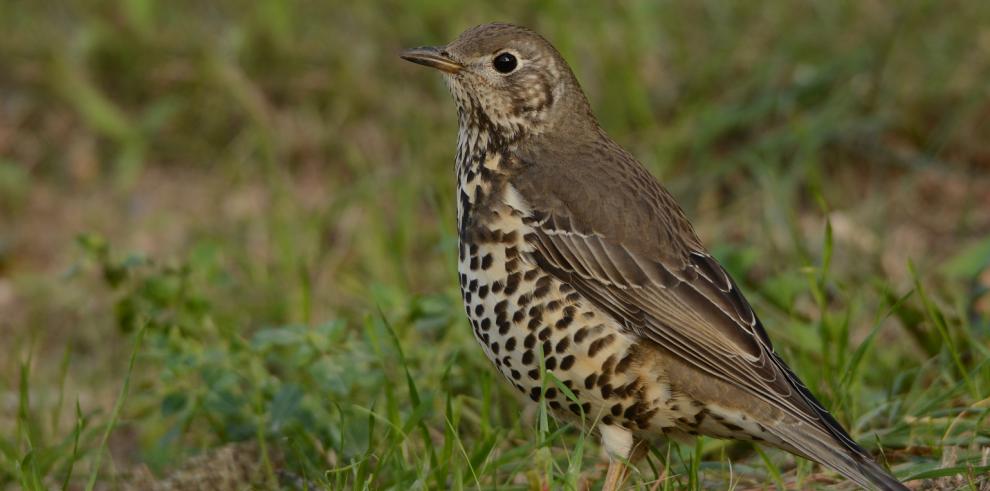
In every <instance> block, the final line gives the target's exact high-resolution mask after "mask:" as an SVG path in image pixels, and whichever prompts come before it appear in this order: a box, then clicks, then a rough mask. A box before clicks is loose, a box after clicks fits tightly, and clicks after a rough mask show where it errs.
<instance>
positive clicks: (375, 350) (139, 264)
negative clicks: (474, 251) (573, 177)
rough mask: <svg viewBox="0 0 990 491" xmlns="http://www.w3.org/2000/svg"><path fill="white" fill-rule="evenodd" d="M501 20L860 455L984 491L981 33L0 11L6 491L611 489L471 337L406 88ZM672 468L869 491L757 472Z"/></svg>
mask: <svg viewBox="0 0 990 491" xmlns="http://www.w3.org/2000/svg"><path fill="white" fill-rule="evenodd" d="M492 20H509V21H512V22H516V23H520V24H525V25H529V26H532V27H534V28H536V29H537V30H539V31H540V32H542V33H543V34H544V35H545V36H547V37H548V38H549V39H551V40H552V41H553V42H554V43H555V44H556V45H557V46H558V47H559V48H560V49H561V51H562V53H563V54H564V56H565V57H566V58H567V59H568V60H569V61H570V62H571V64H572V66H573V67H574V68H575V71H576V73H577V75H578V78H579V79H580V80H581V82H582V83H583V84H584V87H585V89H586V91H587V92H588V94H589V97H590V99H591V101H592V105H593V106H594V108H595V110H596V113H597V114H598V115H599V117H600V119H601V121H602V124H603V125H604V126H605V127H606V128H607V129H608V131H609V132H610V133H611V134H612V135H613V136H614V137H615V138H616V139H617V140H618V141H619V142H620V143H622V144H623V145H624V146H626V147H627V148H629V149H630V150H632V151H633V152H634V153H635V154H636V155H637V156H638V157H639V158H640V159H641V160H642V161H643V162H644V163H646V164H647V165H648V166H650V167H651V170H652V171H653V172H654V173H655V174H656V175H657V176H659V177H660V178H661V179H662V180H663V181H664V182H665V183H666V185H667V186H668V187H669V188H670V189H671V190H672V192H673V193H674V194H675V195H676V196H677V198H678V199H679V200H680V202H681V203H682V204H683V205H684V207H685V208H686V210H687V212H688V214H689V215H690V216H691V217H692V218H693V220H694V221H695V223H696V225H697V226H698V230H699V233H700V235H701V236H702V237H703V239H704V240H705V241H706V242H707V243H708V244H709V245H710V246H712V252H713V253H714V254H716V255H717V256H718V257H719V258H720V259H721V260H722V261H723V262H724V263H725V264H726V266H727V267H728V268H729V269H730V270H731V272H732V273H733V274H734V275H735V277H736V278H737V279H738V280H739V282H740V283H741V284H742V286H743V288H744V290H745V291H746V293H747V296H748V297H749V298H750V300H751V301H752V302H753V303H754V305H755V306H756V308H757V310H758V311H759V312H760V315H761V317H762V318H763V320H764V323H765V324H766V325H767V328H768V330H769V331H770V335H771V338H772V339H774V341H775V345H776V348H777V350H778V351H780V352H781V353H782V354H783V356H784V358H785V359H786V360H787V361H788V362H789V363H790V364H791V366H792V367H793V368H794V369H795V371H796V372H797V373H798V374H799V375H800V376H801V377H802V378H803V379H804V380H805V381H806V382H807V383H808V384H809V385H810V387H811V389H812V390H813V391H814V392H815V393H816V394H818V395H819V396H820V398H821V399H822V400H823V401H824V402H825V403H826V405H827V406H828V407H830V408H832V409H833V410H834V413H835V415H836V417H837V418H838V419H839V420H840V421H842V422H843V423H844V424H846V425H847V427H849V428H850V429H851V432H852V433H853V435H854V436H855V437H856V438H857V439H858V440H859V441H860V442H861V443H862V444H863V445H864V446H866V447H867V448H869V449H871V450H872V451H874V452H876V453H877V455H878V456H879V458H880V460H882V461H884V462H886V463H888V464H889V465H890V467H891V468H892V470H893V472H894V473H895V474H896V475H897V476H898V477H899V478H901V479H914V481H912V482H911V483H910V484H911V485H912V486H914V487H916V488H919V489H922V488H923V489H935V488H937V489H966V490H979V489H990V480H988V478H987V474H988V473H990V418H988V415H990V356H988V355H990V293H988V291H990V272H988V271H990V193H988V191H987V190H988V189H990V97H988V96H990V85H988V84H987V80H990V30H988V26H990V3H988V2H981V1H976V0H974V1H949V2H936V1H929V0H907V1H904V2H878V1H873V0H867V1H852V0H848V1H837V2H824V1H822V2H817V1H805V2H772V3H761V2H733V3H722V2H693V1H671V2H649V1H632V2H615V3H614V4H612V3H611V2H601V3H590V2H589V3H586V4H584V5H581V6H576V5H575V4H572V3H570V2H560V3H558V2H551V1H540V2H509V3H508V4H502V3H492V4H489V5H485V4H481V3H470V4H466V5H460V4H457V3H454V2H448V1H436V0H413V1H406V2H398V1H381V2H342V1H329V2H303V1H296V2H290V1H276V0H260V1H257V2H250V3H248V2H235V1H233V0H218V1H215V2H194V1H189V0H174V1H169V2H165V1H163V0H119V1H109V0H107V1H96V0H69V1H66V2H51V1H50V2H45V1H40V2H38V1H35V2H17V1H13V2H3V3H0V32H3V36H2V40H0V94H2V96H0V336H2V338H0V339H2V341H0V343H2V351H0V353H2V355H3V356H0V489H28V490H35V489H52V488H54V489H128V488H133V489H150V488H152V487H153V486H158V487H164V486H165V485H166V484H168V485H171V486H173V488H176V487H177V488H180V489H181V488H182V486H183V485H186V486H187V488H188V489H199V488H201V487H217V488H219V487H222V486H228V485H229V486H230V488H231V489H237V488H240V489H243V488H246V487H247V488H251V487H253V488H259V489H261V488H272V487H276V486H279V487H283V488H286V489H295V488H300V489H305V487H306V486H310V489H312V488H314V487H315V488H316V489H397V490H398V489H401V490H405V489H447V488H450V489H476V488H484V489H489V488H500V489H585V486H597V485H599V484H600V483H601V480H602V479H603V477H604V467H603V465H602V464H601V462H602V459H601V453H600V449H599V446H598V443H597V441H596V440H595V439H594V438H593V437H591V436H590V435H588V433H587V431H586V429H584V428H581V427H573V426H559V425H557V424H556V423H555V422H554V421H552V420H549V419H548V418H547V416H546V412H545V410H544V409H543V408H542V407H540V408H533V407H531V406H530V405H527V404H524V403H523V401H521V400H520V399H519V398H518V397H517V396H516V395H515V394H514V393H513V392H512V391H511V390H510V388H509V387H507V386H506V385H505V384H503V383H502V381H501V380H500V379H499V378H498V377H497V376H496V374H495V372H494V370H492V369H491V367H490V366H489V362H488V360H487V359H486V358H485V357H484V356H483V354H482V352H481V350H480V349H479V348H478V346H476V344H475V341H474V340H473V338H472V336H471V331H470V329H469V327H468V325H467V322H466V320H465V317H464V315H463V312H462V307H461V306H460V299H459V295H458V291H457V289H456V275H455V260H454V256H455V241H456V238H455V236H454V226H453V216H454V206H455V202H454V194H453V191H452V190H453V174H452V172H453V171H452V165H453V164H452V162H453V153H454V140H455V135H456V120H455V111H454V107H453V103H452V102H451V101H450V100H449V96H448V95H447V94H446V92H445V89H444V87H443V85H442V83H441V82H440V80H439V77H437V76H436V74H434V73H429V72H427V71H425V70H421V69H419V68H418V67H415V66H412V65H409V64H407V63H404V62H402V61H401V60H399V59H398V57H397V56H396V55H397V53H398V52H399V50H400V49H401V48H403V47H409V46H416V45H422V44H438V43H442V42H446V41H448V40H451V39H453V38H454V37H455V36H456V35H457V34H458V33H459V32H461V31H462V30H463V29H465V28H467V27H470V26H472V25H475V24H479V23H483V22H488V21H492ZM881 449H883V450H882V452H881ZM649 460H650V461H649V463H648V464H646V465H643V466H641V468H640V472H639V473H637V474H636V475H634V476H633V480H632V481H633V483H634V484H637V485H639V486H642V487H643V488H645V489H664V490H674V489H692V490H694V489H727V488H730V487H734V488H735V489H754V488H755V489H772V488H774V487H775V486H779V487H780V488H784V487H786V488H789V489H814V488H816V487H818V488H823V489H849V485H848V484H845V483H842V484H837V483H841V480H839V479H838V478H837V477H836V476H835V475H834V474H832V473H829V472H827V471H824V470H822V469H821V468H820V467H818V466H815V465H812V464H810V463H808V462H805V461H803V460H800V459H795V458H793V457H791V456H789V455H787V454H784V453H782V452H778V451H775V450H772V449H761V448H758V447H753V446H751V445H749V444H744V443H731V442H723V441H718V440H712V439H700V440H698V441H697V443H680V444H677V443H672V444H664V445H661V446H658V447H657V448H656V449H655V451H654V452H653V453H652V454H651V455H650V459H649ZM207 475H208V476H209V479H210V480H209V481H203V480H197V479H204V476H207ZM183 483H185V484H183Z"/></svg>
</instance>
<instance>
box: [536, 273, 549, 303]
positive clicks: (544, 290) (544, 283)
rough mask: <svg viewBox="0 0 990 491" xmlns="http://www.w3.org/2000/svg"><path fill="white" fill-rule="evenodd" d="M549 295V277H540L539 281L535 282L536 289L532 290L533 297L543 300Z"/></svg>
mask: <svg viewBox="0 0 990 491" xmlns="http://www.w3.org/2000/svg"><path fill="white" fill-rule="evenodd" d="M549 293H550V277H549V276H541V277H540V279H538V280H536V289H535V290H533V296H534V297H536V298H543V297H545V296H547V295H548V294H549Z"/></svg>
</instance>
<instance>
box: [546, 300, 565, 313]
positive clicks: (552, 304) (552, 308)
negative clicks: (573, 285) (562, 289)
mask: <svg viewBox="0 0 990 491" xmlns="http://www.w3.org/2000/svg"><path fill="white" fill-rule="evenodd" d="M560 307H561V303H560V300H551V301H549V302H547V305H546V310H547V312H556V311H557V309H559V308H560Z"/></svg>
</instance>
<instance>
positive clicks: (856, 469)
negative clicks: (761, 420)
mask: <svg viewBox="0 0 990 491" xmlns="http://www.w3.org/2000/svg"><path fill="white" fill-rule="evenodd" d="M768 430H769V431H771V432H772V433H775V434H776V436H777V437H779V438H780V439H781V440H783V441H785V442H787V445H786V447H790V448H785V450H788V451H791V452H794V453H796V454H798V455H803V456H804V457H806V458H808V459H810V460H814V461H816V462H818V463H820V464H822V465H824V466H827V467H830V468H831V469H833V470H834V471H836V472H838V473H839V474H842V475H843V476H845V477H847V478H849V479H851V480H853V481H855V482H856V483H858V484H859V485H860V486H863V487H864V488H866V489H880V490H882V491H906V490H907V489H908V488H907V487H906V486H905V485H904V484H902V483H901V482H900V481H898V480H897V478H895V477H894V476H892V475H891V474H890V472H888V471H887V470H886V469H884V468H883V467H881V466H880V464H877V463H876V461H874V460H873V458H872V457H870V455H869V454H868V453H867V452H866V450H864V449H863V448H861V447H860V446H859V445H856V444H855V443H854V442H852V441H851V440H849V441H837V439H836V438H835V436H833V435H832V434H831V433H829V432H827V431H824V430H822V429H821V428H816V427H813V426H811V425H809V424H807V423H804V422H801V423H796V424H789V425H781V426H778V427H776V428H768Z"/></svg>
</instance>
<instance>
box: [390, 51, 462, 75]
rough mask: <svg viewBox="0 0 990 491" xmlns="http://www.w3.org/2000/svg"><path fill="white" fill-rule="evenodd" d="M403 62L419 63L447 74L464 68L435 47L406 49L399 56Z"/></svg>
mask: <svg viewBox="0 0 990 491" xmlns="http://www.w3.org/2000/svg"><path fill="white" fill-rule="evenodd" d="M399 56H400V57H401V58H402V59H403V60H406V61H411V62H413V63H419V64H420V65H425V66H428V67H433V68H436V69H437V70H440V71H444V72H447V73H457V72H459V71H461V68H464V65H461V64H460V63H458V62H456V61H454V60H452V59H451V58H450V56H448V55H446V54H444V51H443V50H442V49H441V48H438V47H436V46H422V47H419V48H412V49H407V50H405V51H403V52H402V54H400V55H399Z"/></svg>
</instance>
